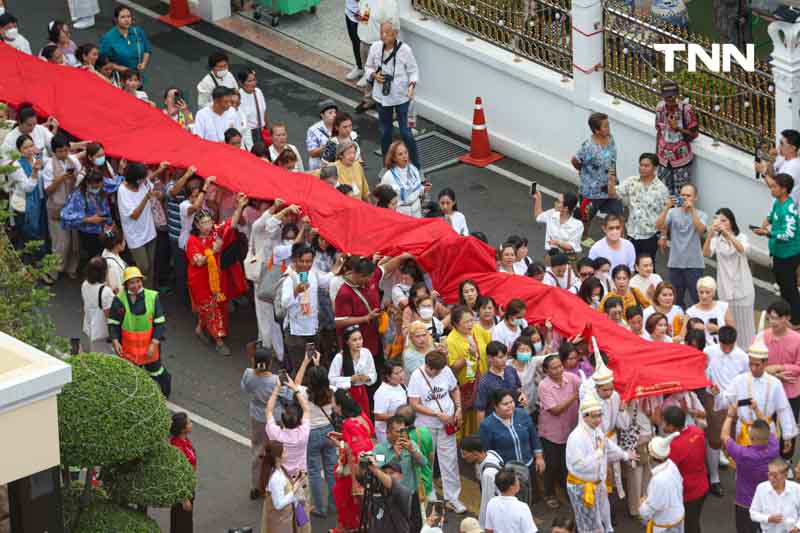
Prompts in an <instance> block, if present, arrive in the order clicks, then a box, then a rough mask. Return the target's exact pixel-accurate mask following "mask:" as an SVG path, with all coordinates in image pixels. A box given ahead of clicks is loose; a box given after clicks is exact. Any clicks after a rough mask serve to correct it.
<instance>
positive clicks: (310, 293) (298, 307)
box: [281, 269, 375, 385]
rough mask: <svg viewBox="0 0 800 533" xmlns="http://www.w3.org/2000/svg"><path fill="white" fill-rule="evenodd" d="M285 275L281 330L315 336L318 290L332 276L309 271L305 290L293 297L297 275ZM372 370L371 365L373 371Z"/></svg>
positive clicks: (317, 326) (317, 322) (317, 328)
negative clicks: (306, 310) (283, 312)
mask: <svg viewBox="0 0 800 533" xmlns="http://www.w3.org/2000/svg"><path fill="white" fill-rule="evenodd" d="M287 273H288V274H289V277H288V278H287V280H286V281H284V282H283V283H282V284H281V303H282V304H283V308H284V309H285V310H286V316H285V317H284V319H283V328H284V330H286V331H287V332H288V333H290V334H292V335H295V336H298V337H300V336H313V335H316V334H317V331H318V330H319V288H320V287H321V288H323V289H327V288H328V287H329V285H330V283H331V278H332V277H333V274H330V273H323V272H317V271H315V270H314V269H311V270H309V272H308V283H307V285H308V287H307V289H306V290H305V291H303V292H301V293H300V294H298V295H297V296H295V294H294V288H295V287H296V286H297V285H298V284H299V283H300V278H299V274H298V273H296V272H295V271H294V269H290V270H288V271H287ZM304 299H307V303H308V313H304V312H303V305H302V304H303V301H304ZM367 353H369V350H367ZM370 357H372V355H371V354H370ZM374 368H375V366H374V365H373V370H374ZM359 373H360V372H356V374H359ZM373 383H374V381H373ZM371 384H372V383H370V385H371Z"/></svg>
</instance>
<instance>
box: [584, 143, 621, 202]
mask: <svg viewBox="0 0 800 533" xmlns="http://www.w3.org/2000/svg"><path fill="white" fill-rule="evenodd" d="M575 157H576V158H577V159H578V161H580V162H581V172H580V176H581V184H580V191H581V195H582V196H583V197H584V198H589V199H592V200H595V199H599V198H608V189H606V190H605V192H603V190H602V188H603V187H604V186H605V187H608V169H610V168H611V167H613V166H614V165H616V162H617V145H616V144H615V143H614V137H611V139H609V141H608V144H607V145H606V146H600V145H599V144H596V143H595V142H594V141H592V140H591V139H588V140H586V141H583V144H581V147H580V149H579V150H578V153H577V154H575Z"/></svg>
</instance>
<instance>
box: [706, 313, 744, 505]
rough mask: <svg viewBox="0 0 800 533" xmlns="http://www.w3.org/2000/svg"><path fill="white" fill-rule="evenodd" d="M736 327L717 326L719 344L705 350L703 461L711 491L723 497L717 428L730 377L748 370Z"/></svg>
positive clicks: (725, 406) (718, 432)
mask: <svg viewBox="0 0 800 533" xmlns="http://www.w3.org/2000/svg"><path fill="white" fill-rule="evenodd" d="M736 337H737V334H736V330H735V329H734V328H732V327H731V326H722V327H720V328H719V344H710V345H708V346H706V349H705V350H704V351H705V353H706V356H707V357H708V364H707V365H706V377H707V378H708V380H709V381H710V382H711V388H710V389H709V392H710V394H706V395H705V397H704V402H703V403H704V407H705V410H706V417H707V420H708V426H707V427H706V439H707V440H708V446H707V448H706V464H707V466H708V476H709V481H710V482H711V492H712V494H714V495H715V496H718V497H722V496H724V495H725V491H724V490H723V488H722V484H721V483H720V481H719V464H720V448H721V447H722V440H721V439H720V430H721V429H722V423H723V422H725V414H726V413H727V394H728V390H729V388H730V386H731V382H733V379H734V378H735V377H736V376H738V375H740V374H745V373H747V372H749V371H750V367H749V366H748V359H747V354H746V353H745V352H744V350H742V349H741V348H739V347H738V346H737V345H736Z"/></svg>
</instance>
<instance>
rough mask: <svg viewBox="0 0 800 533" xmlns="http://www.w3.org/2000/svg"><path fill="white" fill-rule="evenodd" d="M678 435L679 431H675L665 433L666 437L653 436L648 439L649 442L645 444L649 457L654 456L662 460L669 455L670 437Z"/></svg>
mask: <svg viewBox="0 0 800 533" xmlns="http://www.w3.org/2000/svg"><path fill="white" fill-rule="evenodd" d="M678 435H680V433H678V432H675V433H671V434H669V435H667V436H666V437H653V438H652V439H650V443H649V444H648V445H647V450H648V451H649V452H650V456H651V457H655V458H656V459H659V460H662V461H663V460H664V459H666V458H668V457H669V452H670V449H669V444H670V443H671V442H672V439H674V438H675V437H677V436H678Z"/></svg>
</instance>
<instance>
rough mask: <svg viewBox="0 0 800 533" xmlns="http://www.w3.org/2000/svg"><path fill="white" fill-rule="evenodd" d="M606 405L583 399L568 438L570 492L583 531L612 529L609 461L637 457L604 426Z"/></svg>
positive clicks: (588, 532) (629, 459)
mask: <svg viewBox="0 0 800 533" xmlns="http://www.w3.org/2000/svg"><path fill="white" fill-rule="evenodd" d="M602 424H603V405H602V404H601V403H600V401H599V400H598V399H597V398H592V397H588V396H587V397H586V398H585V399H584V400H583V401H582V402H581V420H580V421H579V422H578V427H576V428H575V429H574V430H573V431H572V433H570V435H569V438H568V439H567V453H566V459H567V472H568V475H567V494H568V496H569V501H570V503H571V504H572V508H573V510H574V512H575V522H576V524H577V526H578V531H579V532H580V533H609V532H610V531H614V528H613V527H612V525H611V508H610V506H609V503H608V493H607V492H606V488H605V481H606V475H607V470H608V461H635V460H637V459H638V456H637V455H636V452H624V451H622V449H620V447H619V446H617V445H616V444H615V443H614V441H612V440H610V439H609V438H608V437H606V434H605V432H604V431H603V429H602Z"/></svg>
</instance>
